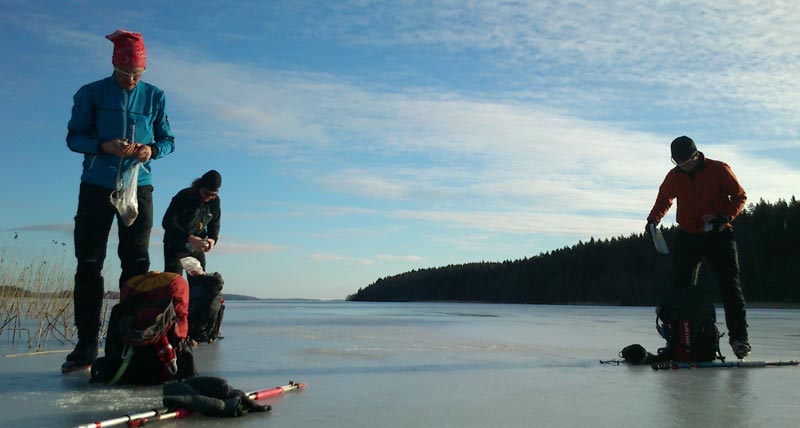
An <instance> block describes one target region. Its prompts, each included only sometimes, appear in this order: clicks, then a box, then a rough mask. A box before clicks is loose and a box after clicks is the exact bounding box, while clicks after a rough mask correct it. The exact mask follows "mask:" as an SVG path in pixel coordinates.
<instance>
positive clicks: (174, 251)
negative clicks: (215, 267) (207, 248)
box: [164, 242, 206, 281]
mask: <svg viewBox="0 0 800 428" xmlns="http://www.w3.org/2000/svg"><path fill="white" fill-rule="evenodd" d="M189 256H191V257H194V258H196V259H197V261H199V262H200V266H202V267H203V271H205V270H206V253H205V252H204V251H194V252H191V253H190V252H189V251H187V250H186V246H183V247H174V246H172V245H170V244H167V243H166V242H165V243H164V272H174V273H177V274H179V275H183V266H181V259H182V258H184V257H189ZM191 279H192V277H191V276H189V281H191Z"/></svg>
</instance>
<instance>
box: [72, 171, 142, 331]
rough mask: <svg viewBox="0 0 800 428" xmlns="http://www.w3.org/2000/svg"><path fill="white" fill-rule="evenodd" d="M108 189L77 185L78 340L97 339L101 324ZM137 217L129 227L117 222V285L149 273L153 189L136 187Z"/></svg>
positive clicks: (110, 210)
mask: <svg viewBox="0 0 800 428" xmlns="http://www.w3.org/2000/svg"><path fill="white" fill-rule="evenodd" d="M111 192H112V190H110V189H106V188H103V187H99V186H94V185H92V184H88V183H83V182H81V188H80V193H79V195H78V213H77V214H76V215H75V257H76V258H77V259H78V269H77V272H76V273H75V290H74V294H73V299H74V302H75V326H76V327H78V338H79V339H80V338H82V337H84V338H92V337H97V334H98V333H99V330H100V325H101V323H102V320H101V313H100V311H101V310H102V307H103V294H104V279H103V275H102V270H103V263H104V262H105V259H106V247H107V246H108V235H109V232H110V231H111V224H112V223H113V222H114V217H117V211H116V209H115V208H114V207H113V206H112V205H111V203H110V202H109V196H110V195H111ZM137 199H138V202H139V215H138V216H137V217H136V221H134V222H133V224H132V225H130V226H129V227H125V226H124V225H123V224H122V223H120V222H119V220H118V221H117V225H118V227H119V246H118V247H117V254H118V255H119V259H120V261H121V265H122V274H121V275H120V278H119V281H120V284H122V282H124V281H126V280H127V279H128V278H130V277H132V276H135V275H141V274H145V273H147V272H148V271H149V270H150V254H149V247H150V231H151V230H152V229H153V186H149V185H148V186H139V187H138V188H137Z"/></svg>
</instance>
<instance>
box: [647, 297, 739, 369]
mask: <svg viewBox="0 0 800 428" xmlns="http://www.w3.org/2000/svg"><path fill="white" fill-rule="evenodd" d="M716 321H717V312H716V309H715V308H714V304H713V302H712V301H711V299H710V298H709V296H707V295H706V294H705V293H704V292H703V291H702V290H701V289H699V288H698V287H696V286H691V287H685V288H681V289H678V290H675V291H674V292H673V294H672V296H670V298H669V299H667V301H666V302H664V303H663V304H661V305H660V306H659V307H658V308H656V329H657V330H658V332H659V334H660V335H661V337H663V338H664V339H666V341H667V346H666V347H665V348H662V349H660V350H659V356H661V357H662V359H665V360H673V361H713V360H715V359H717V358H719V359H720V360H723V361H724V360H725V357H723V356H722V354H721V353H720V349H719V338H720V337H721V336H722V335H721V334H720V332H719V330H718V329H717V324H716Z"/></svg>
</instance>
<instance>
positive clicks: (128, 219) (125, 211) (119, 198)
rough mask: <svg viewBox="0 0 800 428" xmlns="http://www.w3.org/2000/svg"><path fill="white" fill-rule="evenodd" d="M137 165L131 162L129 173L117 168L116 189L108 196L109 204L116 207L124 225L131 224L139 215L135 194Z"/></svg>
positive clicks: (137, 163)
mask: <svg viewBox="0 0 800 428" xmlns="http://www.w3.org/2000/svg"><path fill="white" fill-rule="evenodd" d="M121 163H122V162H121V161H120V164H121ZM139 165H140V163H139V162H136V163H135V164H133V167H131V169H130V173H128V171H127V170H126V171H125V172H123V171H122V170H121V168H120V169H118V170H117V171H118V172H117V189H116V190H114V191H113V192H111V196H109V199H110V201H111V205H113V206H114V208H116V209H117V213H118V214H119V218H120V220H121V221H122V223H123V224H124V225H125V227H129V226H130V225H132V224H133V222H134V221H136V217H137V216H138V215H139V200H138V199H137V195H136V188H137V187H138V183H139ZM120 166H121V165H120ZM126 176H127V177H126Z"/></svg>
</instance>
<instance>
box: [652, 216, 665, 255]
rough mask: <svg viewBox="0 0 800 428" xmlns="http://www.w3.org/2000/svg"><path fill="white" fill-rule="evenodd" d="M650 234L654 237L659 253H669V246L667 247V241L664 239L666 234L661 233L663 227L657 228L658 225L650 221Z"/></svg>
mask: <svg viewBox="0 0 800 428" xmlns="http://www.w3.org/2000/svg"><path fill="white" fill-rule="evenodd" d="M649 227H650V236H652V237H653V245H655V246H656V251H658V253H659V254H664V255H666V254H669V247H667V241H666V240H664V234H662V233H661V229H659V228H657V227H656V225H654V224H653V223H650V226H649Z"/></svg>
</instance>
